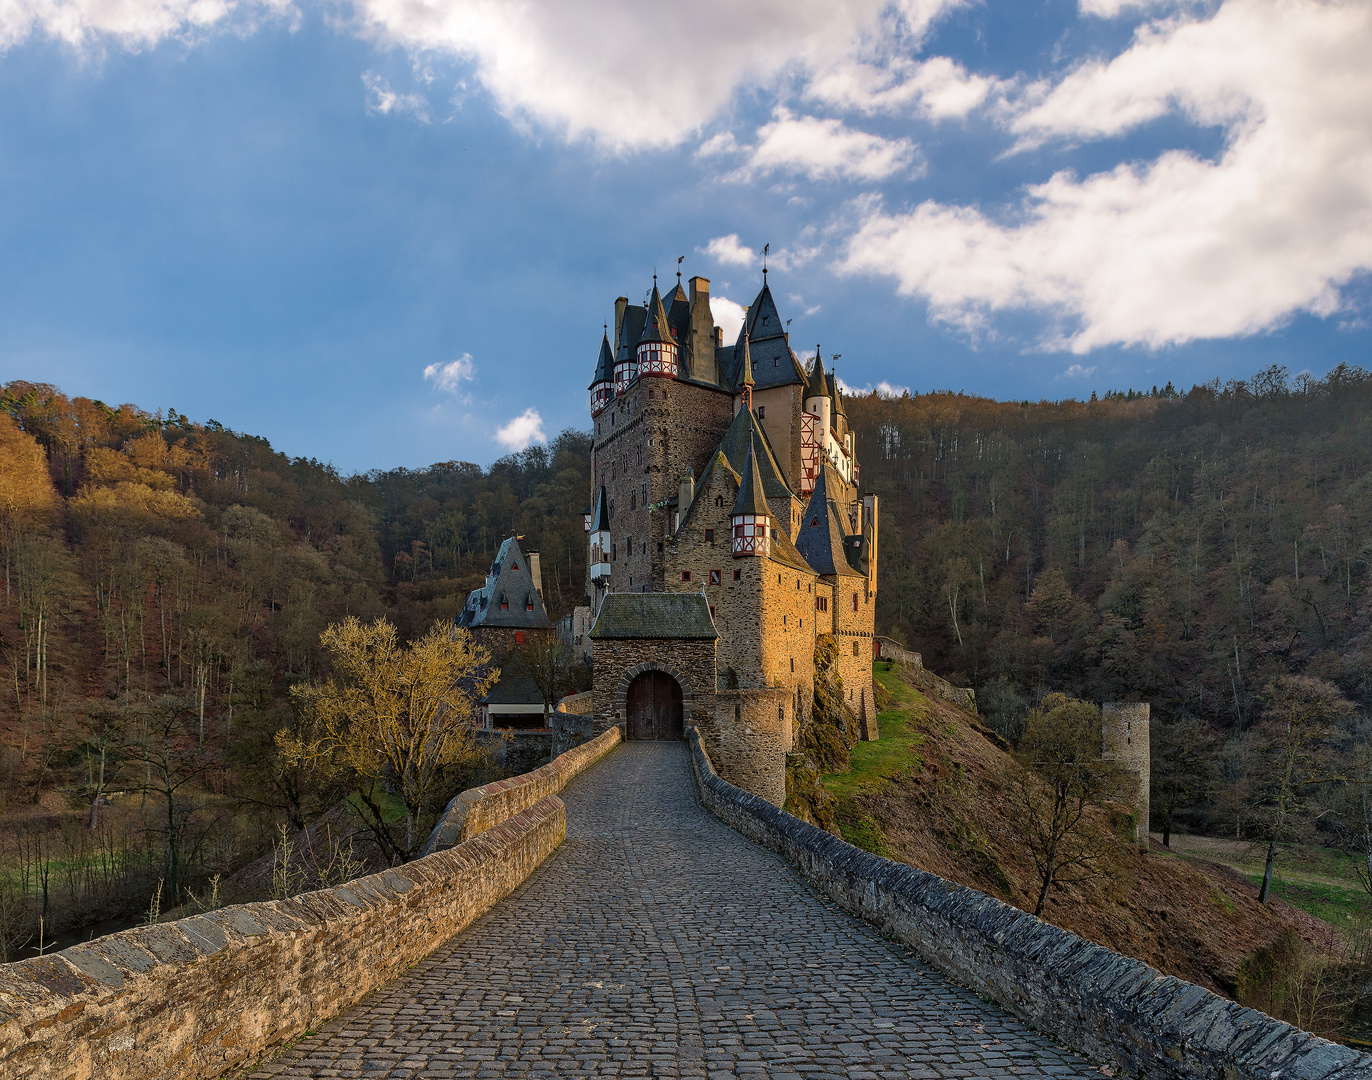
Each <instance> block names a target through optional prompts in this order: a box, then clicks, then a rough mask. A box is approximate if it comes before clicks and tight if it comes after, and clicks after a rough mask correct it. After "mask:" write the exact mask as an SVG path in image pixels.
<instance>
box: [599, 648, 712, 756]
mask: <svg viewBox="0 0 1372 1080" xmlns="http://www.w3.org/2000/svg"><path fill="white" fill-rule="evenodd" d="M693 706H694V694H693V693H692V691H691V683H690V681H689V680H687V679H685V678H683V677H682V675H681V673H680V672H679V671H677V670H676V669H675V668H673V667H672V666H671V665H670V664H662V663H658V662H656V661H649V662H647V663H644V664H637V665H635V666H634V667H632V668H630V669H629V670H628V671H626V672H625V673H624V676H623V678H621V679H620V680H619V686H618V687H617V689H616V691H615V715H616V716H622V717H623V718H624V737H625V738H626V739H679V738H681V736H682V735H683V734H684V728H685V722H686V718H687V717H688V716H690V715H691V713H692V708H693Z"/></svg>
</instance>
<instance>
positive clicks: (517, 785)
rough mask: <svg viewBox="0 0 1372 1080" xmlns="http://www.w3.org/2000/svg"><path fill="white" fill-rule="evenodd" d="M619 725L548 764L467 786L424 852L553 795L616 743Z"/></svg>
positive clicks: (491, 825) (481, 830) (474, 833)
mask: <svg viewBox="0 0 1372 1080" xmlns="http://www.w3.org/2000/svg"><path fill="white" fill-rule="evenodd" d="M619 742H620V733H619V728H611V729H610V730H609V731H607V732H605V733H604V734H602V735H600V736H599V737H597V738H595V739H592V740H591V741H590V742H588V743H585V744H583V745H581V746H578V747H574V748H573V749H571V750H568V751H567V752H566V753H565V754H561V755H559V756H558V757H556V758H554V759H553V760H552V761H550V762H548V764H546V765H544V766H543V767H542V768H540V769H535V770H534V771H533V772H528V773H525V774H524V775H522V776H511V777H508V778H507V779H505V780H497V781H495V782H494V783H491V784H487V785H485V786H484V787H478V788H468V789H467V790H466V791H464V792H462V793H461V794H459V795H457V796H455V797H454V798H453V800H452V801H451V802H449V803H448V806H447V809H446V810H444V811H443V816H442V817H441V818H439V819H438V824H437V825H435V826H434V831H433V832H432V833H430V834H429V840H428V843H426V844H425V845H424V852H423V853H424V854H425V855H428V854H429V853H430V852H433V851H442V850H443V849H445V848H449V847H453V846H454V845H456V844H461V843H464V842H466V841H467V840H470V839H472V837H474V836H480V835H481V834H482V833H484V832H486V831H487V830H489V829H492V828H494V827H495V826H496V825H498V824H500V822H502V821H504V820H505V819H506V818H509V817H513V816H514V815H515V814H517V813H519V812H520V811H522V810H526V809H528V808H529V807H531V806H533V805H534V804H535V803H537V802H539V801H540V800H541V799H544V798H546V797H547V796H549V795H556V794H557V793H558V792H559V791H561V790H562V789H563V788H564V787H566V785H567V782H568V781H569V780H571V779H572V777H574V776H576V775H577V774H578V773H581V772H583V771H585V770H586V769H589V768H590V767H591V766H592V765H594V764H595V763H596V762H597V761H599V760H600V759H601V758H603V757H604V756H605V755H606V754H608V753H609V752H610V751H611V750H613V749H614V748H615V747H616V746H618V745H619Z"/></svg>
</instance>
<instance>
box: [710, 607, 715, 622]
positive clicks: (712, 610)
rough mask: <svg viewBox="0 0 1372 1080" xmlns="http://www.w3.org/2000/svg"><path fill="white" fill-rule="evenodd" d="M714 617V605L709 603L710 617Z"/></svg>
mask: <svg viewBox="0 0 1372 1080" xmlns="http://www.w3.org/2000/svg"><path fill="white" fill-rule="evenodd" d="M714 617H715V605H714V604H711V605H710V618H712V619H713V618H714Z"/></svg>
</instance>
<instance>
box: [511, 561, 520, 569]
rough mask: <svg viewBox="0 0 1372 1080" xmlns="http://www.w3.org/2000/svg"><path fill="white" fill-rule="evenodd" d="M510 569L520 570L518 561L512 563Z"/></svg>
mask: <svg viewBox="0 0 1372 1080" xmlns="http://www.w3.org/2000/svg"><path fill="white" fill-rule="evenodd" d="M510 569H511V570H518V569H519V561H518V560H516V561H514V562H512V563H510Z"/></svg>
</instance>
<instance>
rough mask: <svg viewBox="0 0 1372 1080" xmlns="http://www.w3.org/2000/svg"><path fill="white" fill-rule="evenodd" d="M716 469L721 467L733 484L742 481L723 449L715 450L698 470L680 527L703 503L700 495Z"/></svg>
mask: <svg viewBox="0 0 1372 1080" xmlns="http://www.w3.org/2000/svg"><path fill="white" fill-rule="evenodd" d="M716 469H723V470H724V472H725V473H726V474H727V475H728V476H729V478H730V479H731V480H733V482H734V485H735V486H738V485H739V484H741V483H742V482H743V481H742V478H741V477H740V476H739V475H738V473H737V472H736V471H735V470H734V467H733V466H732V465H730V464H729V459H728V458H727V457H725V456H724V453H723V451H721V450H716V451H715V452H714V453H713V454H712V455H711V456H710V460H709V461H707V462H706V463H705V468H703V469H701V470H700V479H699V480H697V481H696V495H695V498H694V499H692V500H691V505H690V506H689V507H688V508H687V510H686V517H685V518H684V519H683V520H682V522H681V528H683V529H684V528H685V527H686V525H687V524H688V523H689V522H690V520H691V519H692V518H693V517H695V515H696V510H697V509H699V508H700V507H703V506H704V505H705V499H704V498H702V495H703V493H704V491H705V489H706V488H708V487H709V486H710V484H711V483H713V482H714V473H715V470H716Z"/></svg>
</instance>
